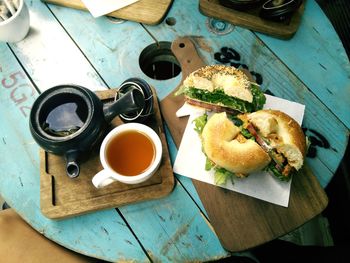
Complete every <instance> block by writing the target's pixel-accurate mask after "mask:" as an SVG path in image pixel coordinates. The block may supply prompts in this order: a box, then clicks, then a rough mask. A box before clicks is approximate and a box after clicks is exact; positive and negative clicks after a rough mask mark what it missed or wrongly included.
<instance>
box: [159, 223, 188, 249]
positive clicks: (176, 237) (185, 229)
mask: <svg viewBox="0 0 350 263" xmlns="http://www.w3.org/2000/svg"><path fill="white" fill-rule="evenodd" d="M194 218H195V217H192V218H191V220H190V221H189V222H188V223H186V224H184V225H182V226H180V227H179V228H178V230H177V231H176V232H175V234H174V235H173V236H172V237H170V239H169V240H168V242H166V243H165V244H164V245H163V247H162V249H161V250H160V253H161V254H162V255H166V254H167V253H168V251H169V249H170V247H171V246H172V245H173V244H175V243H177V242H178V241H179V239H180V238H181V237H182V236H184V235H186V233H187V232H188V229H189V228H190V226H191V223H192V222H193V220H194Z"/></svg>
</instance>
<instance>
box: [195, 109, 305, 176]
mask: <svg viewBox="0 0 350 263" xmlns="http://www.w3.org/2000/svg"><path fill="white" fill-rule="evenodd" d="M202 126H203V128H202V129H197V131H200V137H201V140H202V146H203V148H202V149H203V152H204V153H205V154H206V156H207V159H209V160H210V162H211V163H212V167H215V168H216V169H217V168H220V169H222V168H223V169H225V170H226V171H228V172H229V173H230V174H232V173H233V174H235V175H236V176H238V177H244V176H247V175H249V174H250V173H253V172H257V171H261V170H268V171H270V172H271V173H272V174H274V175H275V176H276V177H278V178H279V179H280V180H283V181H288V180H289V179H290V178H291V176H292V174H293V173H294V172H296V171H298V170H299V169H300V168H301V167H302V166H303V163H304V159H305V155H306V148H307V147H306V139H305V135H304V133H303V130H302V129H301V127H300V125H299V124H298V123H297V122H296V121H295V120H294V119H293V118H291V117H290V116H289V115H287V114H285V113H283V112H281V111H277V110H260V111H257V112H254V113H245V114H240V115H238V116H232V115H229V114H227V113H226V112H221V113H215V114H213V115H212V116H211V117H210V118H209V120H206V121H205V122H203V121H202ZM197 128H198V127H197Z"/></svg>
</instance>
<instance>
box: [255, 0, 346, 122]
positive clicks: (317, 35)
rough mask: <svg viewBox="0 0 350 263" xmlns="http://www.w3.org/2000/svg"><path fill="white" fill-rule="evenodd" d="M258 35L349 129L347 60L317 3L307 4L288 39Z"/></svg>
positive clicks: (339, 42)
mask: <svg viewBox="0 0 350 263" xmlns="http://www.w3.org/2000/svg"><path fill="white" fill-rule="evenodd" d="M257 35H258V37H259V38H260V39H261V40H262V41H263V42H264V43H265V44H266V45H267V46H268V47H269V48H270V49H271V50H272V51H273V52H274V53H275V54H276V55H277V56H278V58H279V59H280V60H282V61H283V62H284V63H285V64H286V65H288V67H289V68H290V69H291V70H292V71H293V72H294V73H295V74H296V75H297V76H298V78H300V80H301V81H302V82H303V83H304V84H305V85H306V86H307V87H309V88H310V90H311V91H312V92H313V93H314V94H315V95H316V96H317V97H318V98H319V99H320V100H321V101H322V102H323V103H324V104H325V105H326V106H327V107H328V108H329V110H330V111H332V112H333V113H334V114H335V115H336V116H337V117H338V118H339V119H340V120H341V121H342V122H343V123H344V124H345V125H346V127H347V128H350V115H349V114H348V111H344V109H347V108H348V107H349V104H350V86H349V80H350V64H349V59H348V57H347V55H346V52H345V51H344V48H343V46H342V43H341V41H340V39H339V37H338V35H337V34H336V32H335V30H334V29H333V26H332V24H331V23H330V21H329V20H328V19H327V17H325V15H324V13H323V12H322V10H321V9H320V7H319V6H318V4H317V3H316V1H312V0H311V1H306V5H305V14H304V15H303V17H302V20H301V26H300V29H299V30H298V31H297V33H296V34H295V36H294V37H293V38H292V39H291V40H289V41H283V40H279V39H276V38H272V37H269V36H266V35H262V34H257ZM325 40H326V41H325ZM340 98H341V99H340Z"/></svg>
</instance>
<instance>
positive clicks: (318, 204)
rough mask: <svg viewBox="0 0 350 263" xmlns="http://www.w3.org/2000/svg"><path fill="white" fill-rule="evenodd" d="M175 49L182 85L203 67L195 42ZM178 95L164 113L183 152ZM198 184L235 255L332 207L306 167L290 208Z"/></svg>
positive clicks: (167, 101)
mask: <svg viewBox="0 0 350 263" xmlns="http://www.w3.org/2000/svg"><path fill="white" fill-rule="evenodd" d="M171 49H172V51H173V53H174V54H175V56H176V57H177V59H178V60H179V62H180V64H181V69H182V74H183V79H184V78H185V77H187V76H188V74H189V73H191V72H192V71H194V70H196V69H198V68H200V67H202V66H204V62H203V60H202V59H201V58H200V57H199V56H198V54H197V52H196V49H195V46H194V44H193V43H192V42H191V40H190V39H188V38H179V39H176V40H175V41H174V42H173V43H172V47H171ZM183 79H182V80H183ZM176 90H177V88H176V89H175V90H174V92H175V91H176ZM174 92H173V93H171V94H170V95H168V96H167V97H166V98H165V99H163V100H162V101H161V110H162V114H163V117H164V119H165V121H166V123H167V125H168V127H169V129H170V132H171V134H172V136H173V138H174V141H175V144H176V146H177V147H179V146H180V142H181V138H182V134H183V132H184V130H185V127H186V124H187V120H188V117H185V118H184V117H182V118H177V117H176V115H175V113H176V111H177V110H178V109H179V108H180V107H181V106H182V105H183V103H184V98H183V96H177V97H175V96H174ZM193 184H194V185H195V187H196V190H197V192H198V194H199V197H200V199H201V201H202V203H203V205H204V207H205V209H206V211H207V213H208V216H209V219H210V223H211V224H212V225H213V227H214V230H215V232H216V234H217V236H218V238H219V240H220V242H221V243H222V245H223V247H224V248H225V249H227V250H229V251H232V252H237V251H242V250H247V249H250V248H252V247H255V246H258V245H261V244H263V243H265V242H268V241H270V240H273V239H275V238H278V237H280V236H282V235H285V234H286V233H288V232H290V231H292V230H294V229H295V228H297V227H299V226H301V225H302V224H304V223H306V222H307V221H308V220H310V219H311V218H313V217H314V216H316V215H318V214H320V213H321V212H322V211H323V210H324V209H325V207H326V206H327V204H328V198H327V196H326V194H325V192H324V190H323V189H322V187H321V186H320V184H319V182H318V181H317V179H316V177H315V176H314V175H313V174H312V172H311V170H310V169H309V168H308V167H306V166H305V167H304V168H303V169H302V171H301V172H300V173H299V174H297V175H296V176H294V178H293V181H292V185H291V194H290V201H289V206H288V208H285V207H282V206H278V205H274V204H271V203H268V202H265V201H262V200H259V199H255V198H252V197H249V196H246V195H243V194H240V193H236V192H233V191H230V190H226V189H223V188H221V187H216V186H214V185H210V184H207V183H203V182H200V181H196V180H193Z"/></svg>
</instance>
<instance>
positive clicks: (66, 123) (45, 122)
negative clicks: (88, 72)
mask: <svg viewBox="0 0 350 263" xmlns="http://www.w3.org/2000/svg"><path fill="white" fill-rule="evenodd" d="M87 112H88V109H87V106H86V103H85V102H84V101H83V100H82V99H81V98H79V97H75V96H72V97H71V98H70V99H69V100H65V102H64V103H60V104H56V105H52V104H51V107H49V108H48V109H46V110H45V114H44V115H43V116H41V123H42V125H41V128H42V129H43V130H44V131H45V132H46V133H47V134H49V135H52V136H56V137H65V136H68V135H70V134H73V133H75V132H77V131H78V130H79V129H80V128H81V127H82V126H83V125H84V123H85V122H86V119H87Z"/></svg>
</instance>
